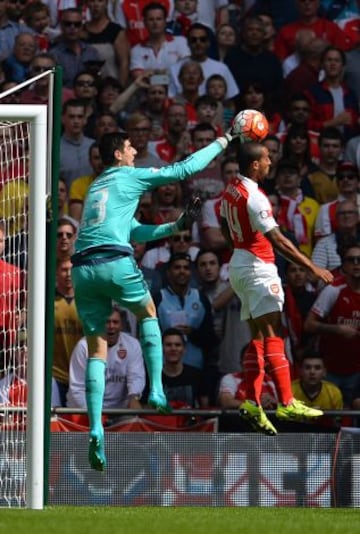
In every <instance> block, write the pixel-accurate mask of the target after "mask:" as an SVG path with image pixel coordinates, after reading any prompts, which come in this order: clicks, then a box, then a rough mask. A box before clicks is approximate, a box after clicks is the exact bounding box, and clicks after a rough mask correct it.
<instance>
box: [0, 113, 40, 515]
mask: <svg viewBox="0 0 360 534" xmlns="http://www.w3.org/2000/svg"><path fill="white" fill-rule="evenodd" d="M0 121H1V124H2V125H3V127H6V128H9V127H11V123H14V124H16V123H23V122H24V123H28V133H29V140H28V141H29V155H28V157H29V188H28V246H27V253H28V254H27V256H28V259H27V277H26V278H27V297H26V301H27V302H26V308H27V309H26V331H27V348H28V360H27V374H26V381H27V410H26V430H25V432H26V446H25V454H26V459H25V477H26V483H25V505H26V506H27V507H29V508H34V509H41V508H43V503H44V413H45V412H44V409H45V405H44V369H45V299H46V292H45V283H46V197H47V187H46V185H47V151H46V145H47V106H46V105H19V104H16V105H15V104H2V105H1V106H0ZM5 372H6V370H5ZM15 445H16V444H14V445H13V447H14V446H15ZM15 455H16V453H15ZM22 461H23V459H22ZM16 497H17V499H18V502H21V500H22V498H21V497H20V496H16ZM11 498H13V497H12V496H11V497H9V499H11ZM10 504H11V502H10Z"/></svg>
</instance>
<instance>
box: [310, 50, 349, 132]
mask: <svg viewBox="0 0 360 534" xmlns="http://www.w3.org/2000/svg"><path fill="white" fill-rule="evenodd" d="M345 65H346V55H345V53H344V52H343V51H342V50H341V49H340V48H336V47H334V46H328V47H327V48H326V49H325V50H324V52H323V54H322V58H321V66H322V69H323V71H324V76H325V77H324V79H323V80H322V81H321V82H317V83H316V84H314V85H313V86H312V87H310V88H309V90H308V91H306V94H307V96H308V97H309V99H310V104H311V116H310V120H309V128H311V129H313V130H317V131H321V130H322V129H323V128H326V127H328V126H336V127H337V128H339V129H340V131H341V132H342V133H343V135H344V138H345V140H347V139H349V138H350V137H352V136H354V135H356V134H357V133H358V132H359V105H358V101H357V96H356V94H355V93H354V92H353V91H352V90H351V89H350V88H349V87H348V85H347V84H346V83H345V82H344V81H343V75H344V69H345Z"/></svg>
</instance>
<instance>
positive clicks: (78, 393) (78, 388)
mask: <svg viewBox="0 0 360 534" xmlns="http://www.w3.org/2000/svg"><path fill="white" fill-rule="evenodd" d="M106 338H107V343H108V352H107V366H106V376H105V394H104V402H103V407H104V408H130V409H133V410H137V409H141V404H140V398H141V394H142V391H143V389H144V387H145V368H144V361H143V356H142V351H141V347H140V343H139V341H138V340H137V339H136V338H135V337H133V336H131V335H130V334H127V333H125V332H123V331H122V322H121V311H120V309H119V308H118V307H117V306H114V307H113V311H112V314H111V315H110V317H109V319H108V320H107V322H106ZM87 358H88V347H87V343H86V338H85V337H84V338H82V339H80V341H79V342H78V343H77V345H76V346H75V348H74V350H73V352H72V355H71V360H70V371H69V390H68V394H67V406H68V407H70V408H86V398H85V370H86V362H87Z"/></svg>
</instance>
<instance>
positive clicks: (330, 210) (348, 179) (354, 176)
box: [315, 161, 360, 237]
mask: <svg viewBox="0 0 360 534" xmlns="http://www.w3.org/2000/svg"><path fill="white" fill-rule="evenodd" d="M336 184H337V188H338V191H339V194H338V196H337V198H336V200H333V201H332V202H328V203H326V204H323V205H322V206H321V208H320V211H319V214H318V216H317V219H316V224H315V236H316V237H324V236H326V235H329V234H331V233H332V232H335V231H336V230H337V229H338V226H337V216H336V212H337V206H338V204H339V202H341V201H344V200H347V201H349V202H351V203H352V204H354V205H355V211H356V207H357V211H358V213H359V216H360V193H359V192H358V187H359V173H358V170H357V167H356V166H355V165H354V164H353V163H352V162H351V161H341V162H339V164H338V166H337V171H336Z"/></svg>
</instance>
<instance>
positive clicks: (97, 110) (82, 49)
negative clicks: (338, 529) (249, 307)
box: [0, 0, 360, 410]
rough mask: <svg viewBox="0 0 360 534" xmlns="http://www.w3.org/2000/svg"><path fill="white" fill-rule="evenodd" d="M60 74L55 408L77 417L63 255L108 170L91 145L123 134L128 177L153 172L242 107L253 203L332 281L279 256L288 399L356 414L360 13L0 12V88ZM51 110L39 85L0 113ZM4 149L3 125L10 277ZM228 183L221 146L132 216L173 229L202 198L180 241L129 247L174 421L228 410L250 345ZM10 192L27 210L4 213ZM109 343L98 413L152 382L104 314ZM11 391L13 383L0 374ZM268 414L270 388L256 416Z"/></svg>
mask: <svg viewBox="0 0 360 534" xmlns="http://www.w3.org/2000/svg"><path fill="white" fill-rule="evenodd" d="M56 65H61V67H62V71H63V89H62V114H61V118H62V135H61V143H60V180H59V191H58V194H59V214H58V230H57V246H56V252H54V253H56V261H57V263H56V299H55V348H54V355H53V405H54V406H69V407H75V408H76V407H84V408H85V405H86V402H85V385H84V369H85V364H86V357H87V347H86V343H85V341H84V338H83V333H82V330H81V324H80V322H79V319H78V317H77V313H76V307H75V304H74V294H73V288H72V283H71V254H72V250H73V244H74V241H75V239H76V233H77V229H78V225H79V223H80V220H81V214H82V208H83V202H84V198H85V195H86V192H87V189H88V187H89V185H90V184H91V183H92V181H93V180H95V179H96V177H97V176H98V175H99V174H100V173H101V172H102V169H103V164H102V161H101V158H100V155H99V149H98V142H99V139H100V138H101V136H102V135H103V134H104V133H106V132H114V131H118V130H124V131H126V132H127V133H128V134H129V138H130V140H131V142H132V145H133V146H134V147H135V148H136V150H137V155H136V157H135V166H136V167H160V166H162V165H166V164H168V163H172V162H176V161H181V160H182V159H184V158H185V157H187V156H188V155H189V154H191V152H193V151H195V150H198V149H200V148H202V147H204V146H206V145H208V144H209V143H211V142H212V141H213V140H214V139H215V138H216V137H217V136H218V135H221V134H222V133H223V132H224V131H226V129H227V128H228V127H229V126H230V125H231V121H232V119H233V117H234V115H235V114H236V113H237V112H239V111H240V110H242V109H246V108H252V109H257V110H259V111H261V112H263V113H264V114H265V115H266V117H267V119H268V121H269V124H270V132H269V135H268V136H267V137H266V139H265V140H264V141H263V143H264V144H265V145H266V146H267V147H268V149H269V153H270V157H271V161H272V165H271V169H270V173H269V175H268V177H267V178H266V180H265V182H264V184H263V189H264V191H265V192H266V194H267V195H268V196H269V199H270V201H271V204H272V206H273V212H274V215H275V218H276V220H277V222H278V224H279V226H280V228H281V230H282V231H283V232H284V233H285V234H286V235H287V237H289V238H290V239H291V240H292V241H293V242H294V243H296V244H297V246H298V247H299V249H300V250H301V251H302V252H304V253H305V254H306V255H308V256H309V257H311V258H312V259H313V261H314V262H315V263H316V264H318V265H319V266H322V267H326V268H328V269H330V270H332V271H334V273H335V275H336V276H335V282H334V284H333V285H332V286H331V287H326V288H323V287H321V286H319V285H318V284H316V283H315V282H314V280H312V279H311V277H309V273H307V272H306V270H305V269H304V268H303V267H299V266H296V265H294V264H291V263H288V262H286V261H285V260H284V259H283V258H281V257H278V258H277V265H278V269H279V273H280V275H281V279H282V281H283V284H284V289H285V295H286V301H285V309H284V312H283V327H284V336H285V337H286V346H287V356H288V358H289V361H290V363H291V369H292V376H293V380H294V383H293V387H294V392H295V395H296V397H297V398H298V399H300V400H303V401H304V402H305V403H306V404H308V405H310V406H318V407H321V408H323V409H327V410H330V409H342V408H344V407H345V408H354V409H359V408H360V223H359V216H360V188H359V172H360V120H359V102H360V5H359V1H357V0H343V1H331V0H276V1H271V0H268V1H266V0H262V1H261V0H258V1H256V0H234V1H231V0H159V1H157V2H152V1H149V0H137V1H136V2H133V1H130V0H84V1H82V0H44V1H40V0H0V92H4V91H6V90H8V89H10V88H12V87H16V86H17V85H19V84H21V83H22V82H24V81H26V80H28V79H31V78H34V77H36V76H37V75H39V74H41V73H43V72H45V71H48V70H49V69H52V68H53V67H54V66H56ZM48 98H49V77H47V76H45V77H40V78H37V79H35V81H33V83H31V84H30V85H28V86H26V87H25V88H23V89H22V90H19V91H16V92H13V93H11V94H9V95H8V96H6V97H5V98H3V99H1V100H0V106H1V105H4V104H8V103H15V104H19V103H25V104H44V103H45V104H46V103H47V102H48ZM0 116H1V108H0ZM7 135H8V137H9V136H10V134H9V133H7V131H6V129H4V131H3V132H2V139H1V143H2V151H1V154H2V159H1V188H0V217H1V219H2V221H3V222H2V224H1V225H0V248H1V249H2V257H3V261H2V263H3V264H4V266H3V267H2V269H3V270H4V269H5V270H6V269H8V270H9V269H10V270H11V265H12V264H14V263H15V256H16V262H19V257H20V258H21V265H20V267H21V269H20V273H21V271H22V270H24V271H26V253H24V254H22V255H21V251H25V250H26V247H25V244H24V243H25V241H26V216H24V213H26V195H27V191H28V184H27V173H26V162H25V163H24V162H23V160H21V161H20V163H19V162H17V163H14V161H13V159H12V158H11V157H10V156H11V155H13V149H12V148H11V144H10V143H11V140H9V139H6V136H7ZM233 145H234V144H233ZM4 147H5V148H4ZM14 165H17V168H16V169H14ZM22 166H23V167H25V169H24V168H23V169H22V168H21V167H22ZM237 172H238V164H237V160H236V147H234V146H231V147H230V148H229V149H228V150H227V152H226V153H225V156H221V157H219V158H217V159H216V160H215V161H213V162H212V163H211V164H210V165H209V166H208V167H207V168H206V169H205V170H204V171H202V172H200V173H197V174H196V175H194V176H193V177H192V178H191V179H188V180H187V181H186V182H185V183H184V184H182V185H179V184H170V185H167V186H162V187H159V188H158V189H156V190H154V191H152V192H151V194H150V193H149V194H145V195H144V196H143V197H142V199H141V201H140V203H139V206H138V212H137V218H138V219H139V220H140V221H141V222H144V223H155V224H159V223H162V222H166V221H174V220H176V218H177V217H178V216H179V214H180V213H181V212H182V210H183V208H184V205H185V204H186V202H187V200H188V199H189V198H191V195H192V194H193V193H197V194H198V195H200V197H201V199H202V213H201V217H200V218H199V220H198V221H197V222H196V223H194V225H193V227H192V229H190V230H187V231H183V232H180V233H179V234H177V235H174V236H173V237H171V238H169V239H167V240H163V241H161V242H152V243H149V244H146V245H143V244H138V243H135V242H134V243H133V247H134V256H135V259H136V262H137V264H138V267H139V269H141V270H142V271H143V273H144V277H145V279H146V281H147V282H148V284H149V286H150V288H151V292H152V295H153V296H154V300H155V303H156V306H157V310H158V315H159V320H160V327H161V329H162V332H163V353H164V368H163V381H164V387H165V392H166V393H167V395H168V399H169V401H170V402H171V403H172V405H173V406H174V407H175V408H183V407H189V408H191V407H193V408H196V407H200V408H209V407H214V406H221V407H224V408H237V407H238V406H239V404H240V403H241V401H242V400H243V399H244V394H245V390H244V384H243V375H242V371H241V357H242V353H243V351H244V348H245V347H246V345H247V343H248V341H249V339H250V333H249V331H248V327H247V325H246V323H243V322H242V321H240V308H241V302H240V301H239V299H238V298H237V297H236V296H235V294H234V293H233V291H232V289H231V288H230V285H229V281H228V269H227V265H228V261H229V257H230V252H231V251H230V250H229V248H228V245H227V243H226V241H225V239H224V237H223V235H222V233H221V230H220V223H219V205H220V198H221V194H222V191H223V189H224V187H225V184H226V183H227V181H228V180H229V178H231V177H232V176H234V175H235V174H236V173H237ZM14 184H15V185H14ZM15 190H16V192H14V191H15ZM19 191H20V192H23V198H25V200H24V201H23V202H22V205H21V206H20V205H15V203H14V202H12V203H10V204H11V206H10V207H9V198H15V197H17V198H20V197H21V195H20V193H19ZM19 202H20V201H19ZM119 224H121V221H119ZM17 264H18V263H17ZM9 266H10V267H9ZM19 276H20V275H19ZM18 282H19V280H18ZM19 283H20V282H19ZM13 305H14V306H16V305H19V303H17V304H16V303H13ZM9 306H11V305H9ZM2 315H4V314H2ZM325 323H326V324H328V325H329V328H328V329H326V334H324V329H323V328H322V325H323V324H325ZM107 336H108V344H109V351H108V352H109V354H108V366H107V375H106V393H105V400H104V407H109V408H113V407H114V408H123V407H130V408H134V409H141V408H142V407H143V406H145V404H144V399H146V390H147V378H146V372H145V370H144V365H143V361H142V357H141V348H140V345H139V342H138V340H137V325H136V321H135V320H134V317H133V316H132V315H131V314H130V313H128V312H125V311H124V310H122V309H120V308H119V307H118V306H117V305H116V303H114V309H113V313H112V315H111V316H110V317H109V318H108V322H107ZM25 350H26V340H24V342H23V344H20V345H19V347H18V351H19V353H20V355H18V357H19V358H20V357H23V358H24V357H25V358H26V356H24V355H23V353H24V351H25ZM21 355H22V356H21ZM13 380H14V377H13V376H12V374H11V373H9V372H4V376H3V377H2V378H1V381H2V383H10V382H11V381H13ZM4 381H5V382H4ZM0 385H1V384H0ZM5 401H6V399H5ZM276 404H277V398H276V391H275V388H274V386H273V383H272V381H271V378H270V377H268V379H267V380H266V381H265V384H264V391H263V406H264V408H269V409H271V408H274V407H275V406H276Z"/></svg>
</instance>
